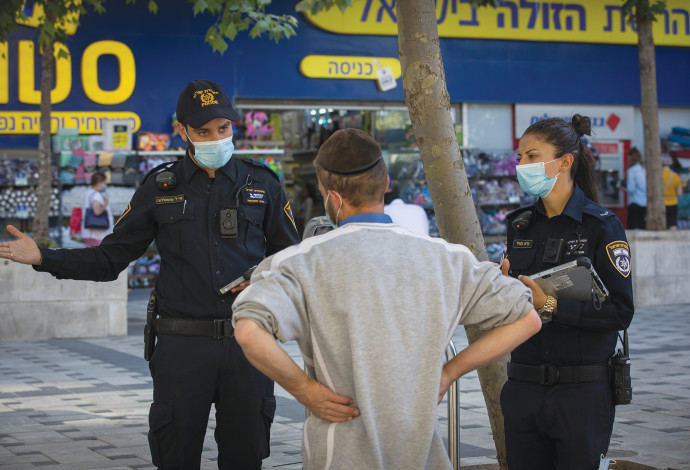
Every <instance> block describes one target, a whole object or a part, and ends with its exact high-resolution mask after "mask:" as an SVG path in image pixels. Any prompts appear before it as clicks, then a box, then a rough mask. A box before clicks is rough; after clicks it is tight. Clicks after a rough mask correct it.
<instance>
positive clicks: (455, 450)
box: [446, 340, 460, 470]
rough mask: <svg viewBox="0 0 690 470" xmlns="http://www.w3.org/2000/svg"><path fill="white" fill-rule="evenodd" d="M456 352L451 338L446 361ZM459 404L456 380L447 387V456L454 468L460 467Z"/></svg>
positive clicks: (456, 469) (457, 469)
mask: <svg viewBox="0 0 690 470" xmlns="http://www.w3.org/2000/svg"><path fill="white" fill-rule="evenodd" d="M456 354H457V350H456V349H455V343H453V340H451V341H450V343H448V347H447V348H446V361H450V360H451V359H453V358H454V357H455V355H456ZM459 436H460V406H459V403H458V381H457V380H456V381H455V382H453V383H452V384H451V386H450V387H449V388H448V456H449V457H450V463H451V465H453V468H454V469H455V470H459V469H460V441H459V440H458V439H459Z"/></svg>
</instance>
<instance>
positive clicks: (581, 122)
mask: <svg viewBox="0 0 690 470" xmlns="http://www.w3.org/2000/svg"><path fill="white" fill-rule="evenodd" d="M572 122H573V128H574V129H575V132H577V135H578V136H580V137H582V136H583V135H592V121H590V119H589V118H588V117H587V116H582V115H580V114H573V119H572Z"/></svg>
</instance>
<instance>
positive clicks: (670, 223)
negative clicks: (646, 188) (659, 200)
mask: <svg viewBox="0 0 690 470" xmlns="http://www.w3.org/2000/svg"><path fill="white" fill-rule="evenodd" d="M677 224H678V206H677V205H675V206H666V228H671V227H675V226H676V225H677Z"/></svg>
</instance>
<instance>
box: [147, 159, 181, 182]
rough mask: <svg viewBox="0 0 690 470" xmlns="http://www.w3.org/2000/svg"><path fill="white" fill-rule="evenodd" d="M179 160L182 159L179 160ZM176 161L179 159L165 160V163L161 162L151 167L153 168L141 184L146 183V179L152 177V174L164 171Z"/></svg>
mask: <svg viewBox="0 0 690 470" xmlns="http://www.w3.org/2000/svg"><path fill="white" fill-rule="evenodd" d="M178 161H180V160H178ZM175 163H177V161H174V162H165V163H161V164H160V165H158V166H155V167H153V168H151V170H149V172H148V173H146V176H144V179H142V180H141V184H144V183H146V180H147V179H149V177H150V176H151V175H157V174H158V173H160V172H161V171H163V170H165V169H167V168H168V167H170V166H172V165H174V164H175Z"/></svg>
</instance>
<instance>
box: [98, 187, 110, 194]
mask: <svg viewBox="0 0 690 470" xmlns="http://www.w3.org/2000/svg"><path fill="white" fill-rule="evenodd" d="M107 190H108V187H107V186H106V187H105V188H103V189H101V190H100V191H98V192H99V193H101V194H104V193H105V192H106V191H107Z"/></svg>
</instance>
